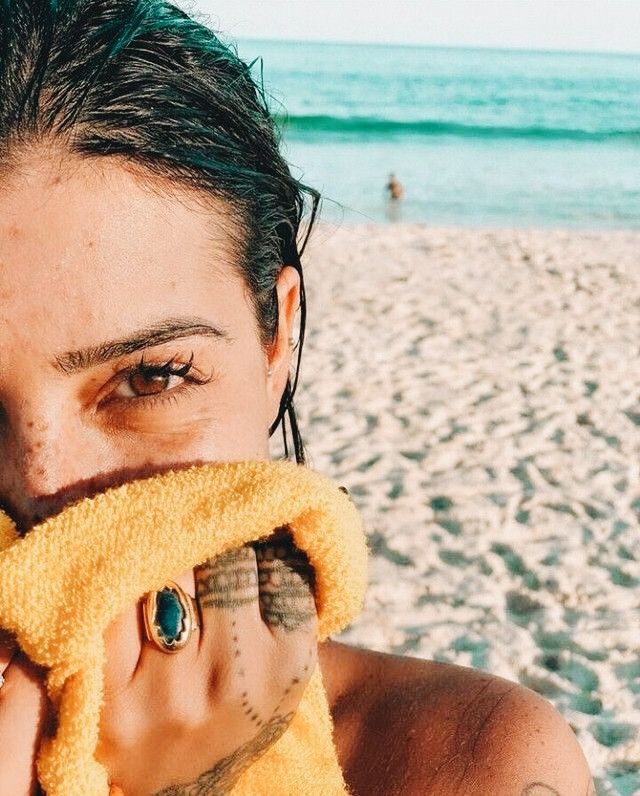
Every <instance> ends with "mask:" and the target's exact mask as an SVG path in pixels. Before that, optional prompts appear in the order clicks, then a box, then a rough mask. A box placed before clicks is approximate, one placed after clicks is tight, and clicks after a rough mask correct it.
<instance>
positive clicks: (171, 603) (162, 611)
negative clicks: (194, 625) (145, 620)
mask: <svg viewBox="0 0 640 796" xmlns="http://www.w3.org/2000/svg"><path fill="white" fill-rule="evenodd" d="M183 620H184V609H183V607H182V604H181V602H180V600H179V599H178V595H177V594H176V593H175V592H174V591H173V590H172V589H162V591H159V592H158V594H157V596H156V616H155V623H156V626H157V627H158V629H159V631H160V633H161V635H162V636H163V638H165V639H166V640H167V642H169V643H171V642H174V641H177V640H178V639H179V638H180V634H181V631H182V626H183V625H182V623H183Z"/></svg>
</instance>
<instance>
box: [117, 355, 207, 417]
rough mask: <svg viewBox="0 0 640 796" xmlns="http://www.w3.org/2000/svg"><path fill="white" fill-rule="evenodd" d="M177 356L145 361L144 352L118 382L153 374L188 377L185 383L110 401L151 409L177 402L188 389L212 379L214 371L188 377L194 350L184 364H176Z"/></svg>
mask: <svg viewBox="0 0 640 796" xmlns="http://www.w3.org/2000/svg"><path fill="white" fill-rule="evenodd" d="M175 358H176V357H175V356H173V357H171V359H170V360H169V361H168V362H164V363H153V362H145V361H144V354H143V355H142V357H141V358H140V362H139V363H138V364H137V365H135V366H134V367H132V368H127V369H126V370H123V371H122V372H121V373H120V374H119V375H120V379H119V381H118V384H122V383H126V382H127V381H128V380H129V379H130V378H131V376H132V375H137V374H140V375H142V376H144V377H146V378H150V377H153V376H180V377H181V378H185V379H186V380H185V382H184V383H183V384H180V385H179V386H178V387H173V388H171V389H169V390H163V391H162V392H160V393H156V394H155V395H139V396H137V397H134V398H121V397H116V398H111V399H110V401H109V403H111V401H114V402H116V403H119V404H133V405H135V407H136V408H139V407H143V408H145V409H149V408H151V407H154V406H157V405H158V404H164V403H169V402H174V403H175V402H177V400H178V397H179V396H180V395H182V394H184V393H186V392H187V391H188V390H191V389H193V388H194V387H199V386H202V385H203V384H208V383H209V382H210V381H211V380H212V378H213V373H212V374H211V375H210V376H207V377H201V376H194V375H191V376H189V377H188V378H186V377H187V374H188V373H189V371H190V370H191V368H192V367H193V352H191V357H190V359H189V361H188V362H185V363H183V364H180V363H176V364H175V365H174V360H175Z"/></svg>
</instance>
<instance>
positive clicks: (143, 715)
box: [97, 534, 317, 796]
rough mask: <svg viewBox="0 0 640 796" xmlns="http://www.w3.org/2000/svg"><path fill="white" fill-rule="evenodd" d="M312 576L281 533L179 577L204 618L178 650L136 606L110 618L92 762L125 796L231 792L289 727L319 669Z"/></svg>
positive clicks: (305, 562) (306, 564)
mask: <svg viewBox="0 0 640 796" xmlns="http://www.w3.org/2000/svg"><path fill="white" fill-rule="evenodd" d="M312 576H313V573H312V570H311V568H310V567H309V564H308V562H307V559H306V556H305V555H304V554H303V553H301V552H300V551H298V550H297V549H296V548H295V547H294V546H293V543H292V541H291V539H290V537H289V536H288V535H283V534H279V535H278V536H274V537H272V538H270V539H269V540H268V541H264V542H259V543H254V544H251V545H247V546H245V547H243V548H241V549H239V550H234V551H231V552H229V553H226V554H224V555H222V556H220V557H218V558H216V559H212V560H210V561H209V562H207V563H206V564H205V565H203V566H202V567H198V568H196V570H195V571H192V570H189V571H187V572H186V573H183V574H182V575H181V576H180V577H179V578H177V579H176V580H177V582H178V583H179V584H180V585H181V586H182V587H183V589H184V590H185V591H187V592H188V593H190V594H191V595H192V596H193V595H194V594H196V593H197V601H198V604H199V610H200V622H201V626H200V629H199V630H198V631H196V632H195V633H194V634H193V635H192V636H191V638H190V640H189V642H188V643H187V645H186V647H184V648H183V649H182V650H180V651H179V652H177V653H175V654H171V655H169V654H166V653H163V652H162V651H161V650H159V649H157V648H156V647H155V646H153V645H152V644H151V643H150V642H148V641H147V640H146V638H145V635H144V629H143V621H142V614H141V605H139V606H136V607H134V608H132V609H130V610H127V611H125V612H124V613H123V614H121V615H120V616H119V617H118V618H117V619H116V620H115V621H114V622H112V624H111V625H110V626H109V628H108V629H107V632H106V633H105V641H106V646H107V666H106V672H105V706H104V708H103V711H102V714H101V724H100V742H99V745H98V750H97V758H98V760H99V761H100V762H102V763H103V764H104V765H105V766H106V767H107V770H108V771H109V776H110V781H111V782H112V783H113V784H115V785H117V786H118V787H120V788H121V789H122V791H123V792H124V794H125V796H149V795H150V794H156V796H182V795H184V796H186V795H187V794H191V793H195V792H198V793H208V794H212V795H213V794H218V793H220V794H222V793H226V792H227V791H228V790H229V789H230V788H231V787H232V786H233V784H234V783H235V781H236V780H237V779H238V777H239V776H240V774H242V772H243V771H244V770H245V769H246V768H247V767H248V766H249V765H251V763H252V762H253V761H254V760H256V759H257V758H258V757H259V756H260V755H261V754H262V753H263V752H264V751H266V749H267V748H268V747H269V746H270V745H271V744H272V743H274V742H275V741H276V740H277V738H278V737H279V736H280V735H281V734H282V733H283V732H284V731H285V729H286V727H287V725H288V723H289V722H290V721H291V719H292V718H293V713H294V711H295V709H296V708H297V705H298V702H299V700H300V697H301V696H302V693H303V691H304V688H305V686H306V684H307V682H308V680H309V678H310V677H311V673H312V671H313V669H314V668H315V665H316V659H317V637H316V634H317V621H316V613H315V604H314V600H313V595H312V591H311V588H312Z"/></svg>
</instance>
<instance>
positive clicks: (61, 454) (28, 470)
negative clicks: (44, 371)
mask: <svg viewBox="0 0 640 796" xmlns="http://www.w3.org/2000/svg"><path fill="white" fill-rule="evenodd" d="M64 425H65V420H64V417H63V416H62V414H61V413H59V412H57V411H56V409H55V407H53V406H50V405H49V406H43V405H42V404H40V405H39V406H38V405H36V404H35V402H29V403H26V402H25V403H23V404H22V406H21V407H20V411H19V412H18V417H16V418H15V422H14V423H13V424H12V427H13V429H14V432H15V433H14V435H12V436H13V439H12V440H11V442H12V446H11V447H12V452H11V453H10V456H11V458H12V459H13V461H12V467H13V469H14V470H15V475H16V477H17V480H18V482H19V484H20V487H21V489H22V490H23V491H24V493H25V494H28V495H29V496H39V495H47V494H51V493H53V492H55V491H56V490H57V489H59V488H60V487H61V486H63V482H64V481H65V480H66V474H65V470H66V468H67V464H68V462H69V461H70V460H69V459H68V457H67V451H68V448H69V441H70V440H69V434H68V433H65V428H64ZM63 440H64V441H65V442H64V444H63Z"/></svg>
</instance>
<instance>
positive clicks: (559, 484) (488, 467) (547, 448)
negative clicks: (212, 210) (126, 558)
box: [272, 224, 640, 794]
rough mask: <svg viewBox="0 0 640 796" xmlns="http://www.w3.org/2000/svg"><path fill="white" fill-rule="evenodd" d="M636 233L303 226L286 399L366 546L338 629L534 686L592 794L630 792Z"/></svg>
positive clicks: (635, 739)
mask: <svg viewBox="0 0 640 796" xmlns="http://www.w3.org/2000/svg"><path fill="white" fill-rule="evenodd" d="M639 251H640V232H632V231H629V232H627V231H620V232H579V231H561V230H545V231H543V230H539V231H528V230H527V231H522V230H521V231H508V230H472V229H457V228H430V227H428V226H426V225H423V224H412V225H393V224H392V225H386V226H385V225H363V226H354V227H344V228H336V227H331V226H328V225H324V226H321V227H320V228H318V229H317V230H316V231H315V233H314V235H313V237H312V242H311V243H310V245H309V249H308V257H307V261H306V271H305V274H306V285H307V311H308V316H307V335H306V339H305V344H304V350H303V357H302V366H301V372H300V383H299V387H298V393H297V396H296V405H297V409H298V417H299V421H300V428H301V432H302V436H303V439H304V441H305V443H306V447H307V451H308V454H309V460H310V461H309V463H310V465H311V466H312V467H314V468H315V469H317V470H319V471H321V472H324V473H327V474H328V475H330V476H331V477H333V478H335V479H336V480H338V481H339V482H340V483H342V484H344V485H345V486H347V488H348V489H349V490H350V492H351V495H352V496H353V499H354V501H355V502H356V505H357V506H358V508H359V509H360V511H361V513H362V516H363V519H364V522H365V527H366V530H367V533H368V537H369V543H370V548H371V551H372V556H371V567H370V587H369V591H368V597H367V603H366V608H365V611H364V613H363V615H362V617H361V619H360V620H359V621H358V622H357V623H356V624H355V625H354V626H353V627H352V628H351V629H350V630H348V631H347V632H346V633H345V634H344V636H343V638H344V639H345V640H348V641H350V642H352V643H356V644H361V645H364V646H367V647H371V648H374V649H377V650H382V651H388V652H396V653H403V654H407V655H414V656H419V657H424V658H431V659H436V660H442V661H450V662H454V663H458V664H461V665H465V666H473V667H478V668H482V669H485V670H487V671H490V672H492V673H494V674H497V675H501V676H503V677H506V678H509V679H511V680H516V681H519V682H520V683H523V684H524V685H526V686H528V687H530V688H532V689H534V690H536V691H538V692H539V693H541V694H543V695H544V696H546V697H547V698H548V699H550V700H551V701H552V702H553V703H554V705H556V707H557V708H558V709H559V710H560V711H561V713H562V714H563V715H564V716H565V717H566V718H567V720H568V721H569V723H570V724H571V726H572V727H573V728H574V730H575V731H576V733H577V735H578V738H579V740H580V743H581V745H582V748H583V749H584V751H585V754H586V756H587V759H588V761H589V763H590V766H591V769H592V771H593V773H594V775H595V777H596V780H597V785H598V791H599V793H601V794H609V793H611V794H633V793H640V773H639V771H640V762H639V761H640V655H639V650H640V534H639V528H640V358H639V353H640V269H639V268H638V252H639ZM280 436H281V435H280V432H279V431H278V432H277V433H276V435H274V440H275V443H274V445H273V449H272V451H273V454H274V455H276V454H277V453H278V451H280V449H281V448H280V445H279V439H280Z"/></svg>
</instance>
